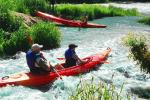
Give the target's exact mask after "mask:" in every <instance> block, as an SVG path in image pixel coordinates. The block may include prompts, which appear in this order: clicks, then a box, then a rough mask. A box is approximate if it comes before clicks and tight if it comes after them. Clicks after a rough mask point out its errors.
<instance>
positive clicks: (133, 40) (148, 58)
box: [123, 33, 150, 73]
mask: <svg viewBox="0 0 150 100" xmlns="http://www.w3.org/2000/svg"><path fill="white" fill-rule="evenodd" d="M146 42H147V38H146V37H144V36H143V35H135V34H133V33H129V34H128V35H126V36H125V37H123V44H124V45H125V46H128V47H130V53H131V54H130V56H129V57H132V58H133V59H134V60H135V61H137V62H138V64H140V68H141V71H144V72H147V73H150V67H149V65H150V51H149V49H148V46H147V44H146Z"/></svg>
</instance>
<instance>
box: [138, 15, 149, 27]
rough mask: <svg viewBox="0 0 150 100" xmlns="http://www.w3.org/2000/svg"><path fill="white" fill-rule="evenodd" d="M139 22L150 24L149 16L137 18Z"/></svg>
mask: <svg viewBox="0 0 150 100" xmlns="http://www.w3.org/2000/svg"><path fill="white" fill-rule="evenodd" d="M139 22H140V23H143V24H147V25H150V16H147V17H143V18H141V19H140V20H139Z"/></svg>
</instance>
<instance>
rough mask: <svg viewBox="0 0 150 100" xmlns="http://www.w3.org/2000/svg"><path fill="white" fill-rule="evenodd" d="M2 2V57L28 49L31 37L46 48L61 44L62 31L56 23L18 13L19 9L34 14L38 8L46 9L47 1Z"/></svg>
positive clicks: (0, 42) (11, 0) (0, 7)
mask: <svg viewBox="0 0 150 100" xmlns="http://www.w3.org/2000/svg"><path fill="white" fill-rule="evenodd" d="M0 4H1V6H0V23H1V24H0V56H1V57H3V56H8V55H9V56H11V55H14V54H15V53H17V52H18V51H27V50H28V49H29V48H30V46H31V44H30V43H29V37H30V39H32V41H33V42H34V43H39V44H42V45H43V46H44V49H53V48H56V47H58V46H59V45H60V39H61V33H60V31H59V29H58V28H56V27H55V25H53V24H51V23H49V22H43V21H40V20H39V21H37V20H34V18H32V17H29V16H27V15H24V14H21V13H17V11H18V12H23V13H26V14H31V15H32V14H33V13H35V11H36V10H42V11H44V10H45V9H46V7H47V6H46V5H47V3H46V2H44V1H42V0H30V2H29V1H28V2H27V1H26V0H20V1H16V0H0ZM33 5H34V6H33ZM32 21H33V22H32ZM27 37H28V38H27Z"/></svg>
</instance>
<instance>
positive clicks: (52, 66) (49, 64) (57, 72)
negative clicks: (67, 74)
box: [49, 62, 62, 80]
mask: <svg viewBox="0 0 150 100" xmlns="http://www.w3.org/2000/svg"><path fill="white" fill-rule="evenodd" d="M49 65H50V62H49ZM51 67H52V68H53V70H54V71H55V72H56V74H57V75H58V76H59V77H60V79H61V80H62V77H61V76H60V75H59V73H58V72H57V70H56V69H55V68H54V67H53V66H51Z"/></svg>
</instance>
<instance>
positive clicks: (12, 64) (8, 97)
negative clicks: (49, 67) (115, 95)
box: [0, 17, 150, 100]
mask: <svg viewBox="0 0 150 100" xmlns="http://www.w3.org/2000/svg"><path fill="white" fill-rule="evenodd" d="M139 18H140V17H106V18H102V19H98V20H94V21H92V22H93V23H98V24H105V25H107V26H108V27H107V28H105V29H98V28H97V29H90V28H87V29H82V28H81V30H80V31H79V29H78V28H69V27H60V31H61V32H62V42H61V47H60V48H58V49H54V50H50V51H44V55H45V56H46V57H47V58H49V57H52V56H53V57H64V52H65V50H66V49H67V47H68V44H70V43H75V44H77V45H78V48H77V49H76V52H77V54H78V55H79V56H80V57H81V58H82V57H86V56H88V55H92V54H95V53H98V52H101V51H102V50H104V49H106V48H107V47H110V48H112V52H111V54H110V56H109V57H108V61H109V62H110V64H103V65H101V66H99V69H98V70H93V71H91V72H89V73H86V74H83V75H81V76H82V79H84V80H90V79H92V77H94V78H95V81H96V82H99V81H103V82H105V83H110V82H111V80H112V75H114V76H113V80H112V82H113V84H114V85H115V86H116V87H117V88H118V89H119V88H120V87H121V85H122V84H123V83H124V89H123V94H122V95H123V96H124V95H125V94H124V92H128V93H129V94H130V95H132V96H131V99H132V100H141V97H142V96H143V95H145V94H146V95H148V96H149V97H150V93H149V92H148V91H146V89H148V88H150V75H149V74H146V73H144V72H141V71H140V68H139V66H138V65H136V62H135V61H133V60H132V59H129V58H128V57H127V56H128V54H129V52H128V50H129V49H128V48H126V47H124V46H123V45H122V43H121V41H122V39H121V38H122V37H123V36H124V35H126V34H127V33H128V32H134V33H138V34H149V33H150V27H149V26H148V25H143V24H139V23H138V22H137V20H138V19H139ZM16 56H17V57H18V59H5V60H3V59H1V60H0V77H2V76H5V75H8V74H13V73H16V72H20V71H24V70H26V71H29V69H28V67H27V65H26V59H25V53H23V52H22V53H19V54H17V55H16ZM125 71H126V72H127V73H128V75H129V77H130V78H127V77H125V75H124V73H125ZM79 81H80V76H70V77H63V80H60V79H58V80H56V81H55V82H54V83H53V84H48V85H47V86H43V87H40V88H33V87H24V86H15V87H12V86H8V87H4V88H1V89H0V100H67V98H68V96H69V95H70V94H71V92H72V91H74V90H75V88H76V86H77V84H78V83H79ZM133 91H134V92H133ZM135 94H137V95H135ZM141 94H143V95H141ZM123 99H126V98H125V96H124V98H123Z"/></svg>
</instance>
